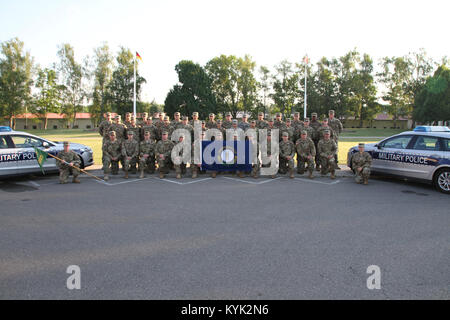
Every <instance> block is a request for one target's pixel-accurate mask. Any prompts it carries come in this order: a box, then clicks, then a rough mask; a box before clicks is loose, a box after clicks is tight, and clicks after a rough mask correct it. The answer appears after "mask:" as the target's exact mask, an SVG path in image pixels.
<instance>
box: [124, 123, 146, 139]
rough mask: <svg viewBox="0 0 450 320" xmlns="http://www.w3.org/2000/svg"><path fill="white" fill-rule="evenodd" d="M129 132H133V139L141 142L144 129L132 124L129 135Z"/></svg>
mask: <svg viewBox="0 0 450 320" xmlns="http://www.w3.org/2000/svg"><path fill="white" fill-rule="evenodd" d="M128 132H133V139H134V140H136V141H137V142H138V143H139V142H140V141H141V139H142V138H143V137H142V129H141V127H138V126H136V125H134V126H133V125H132V124H130V126H129V127H127V135H128Z"/></svg>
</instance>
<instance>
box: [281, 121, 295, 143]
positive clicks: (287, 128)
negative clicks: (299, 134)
mask: <svg viewBox="0 0 450 320" xmlns="http://www.w3.org/2000/svg"><path fill="white" fill-rule="evenodd" d="M281 132H287V134H288V135H289V140H291V141H292V142H294V143H295V129H294V127H292V120H291V119H290V118H288V119H286V126H285V127H284V128H283V130H282V131H281Z"/></svg>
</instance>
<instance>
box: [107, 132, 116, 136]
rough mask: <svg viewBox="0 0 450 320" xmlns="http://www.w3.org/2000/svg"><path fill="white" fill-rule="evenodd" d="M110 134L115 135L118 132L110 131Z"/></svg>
mask: <svg viewBox="0 0 450 320" xmlns="http://www.w3.org/2000/svg"><path fill="white" fill-rule="evenodd" d="M108 134H109V135H110V136H115V135H116V132H115V131H110V132H109V133H108Z"/></svg>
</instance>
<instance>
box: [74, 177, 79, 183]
mask: <svg viewBox="0 0 450 320" xmlns="http://www.w3.org/2000/svg"><path fill="white" fill-rule="evenodd" d="M80 182H81V181H80V180H78V179H77V178H73V179H72V183H80Z"/></svg>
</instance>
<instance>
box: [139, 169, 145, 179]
mask: <svg viewBox="0 0 450 320" xmlns="http://www.w3.org/2000/svg"><path fill="white" fill-rule="evenodd" d="M139 178H140V179H144V178H145V175H144V169H142V170H141V175H140V176H139Z"/></svg>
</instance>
